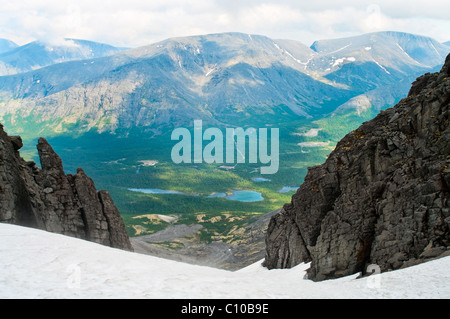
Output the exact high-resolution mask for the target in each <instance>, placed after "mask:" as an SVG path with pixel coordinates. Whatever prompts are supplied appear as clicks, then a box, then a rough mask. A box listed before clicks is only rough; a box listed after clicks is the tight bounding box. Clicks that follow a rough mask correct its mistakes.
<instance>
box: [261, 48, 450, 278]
mask: <svg viewBox="0 0 450 319" xmlns="http://www.w3.org/2000/svg"><path fill="white" fill-rule="evenodd" d="M449 106H450V55H449V56H448V57H447V60H446V63H445V65H444V67H443V68H442V70H441V71H440V72H439V73H434V74H430V73H428V74H425V75H423V76H421V77H419V78H418V79H417V80H416V81H415V82H414V83H413V86H412V88H411V89H410V91H409V94H408V97H407V98H405V99H403V100H401V101H400V103H399V104H397V105H396V106H395V107H393V108H390V109H388V110H386V111H384V112H381V113H380V114H379V115H378V116H377V117H376V118H374V119H373V120H371V121H369V122H366V123H364V124H363V125H362V126H361V127H360V128H358V129H357V130H355V131H353V132H351V133H350V134H348V135H347V136H345V137H344V138H343V139H342V140H341V141H340V142H339V143H338V145H337V146H336V149H335V150H334V151H333V152H332V153H331V154H330V155H329V157H328V159H327V160H326V162H325V163H324V164H322V165H320V166H316V167H312V168H310V169H309V171H308V174H307V176H306V178H305V182H304V183H303V185H302V186H301V187H300V188H299V189H298V190H297V193H296V194H295V195H294V196H293V197H292V201H291V203H289V204H286V205H285V206H284V208H283V209H282V211H281V212H280V213H279V214H277V215H275V216H274V217H273V218H272V220H271V222H270V224H269V228H268V235H267V238H266V244H267V250H266V261H265V263H266V266H267V267H268V268H290V267H292V266H295V265H297V264H299V263H301V262H309V261H312V263H311V268H310V269H309V272H308V275H309V277H310V278H311V279H313V280H324V279H330V278H336V277H341V276H346V275H350V274H353V273H357V272H363V273H364V272H365V271H366V268H367V266H368V265H370V264H375V265H377V266H378V267H379V269H380V270H381V271H386V270H389V269H398V268H402V267H407V266H410V265H413V264H416V263H419V262H423V261H425V260H427V259H429V258H433V257H438V256H442V255H445V254H447V253H448V246H449V244H450V192H449V190H450V170H449V165H450V158H449V154H450V129H449V128H450V127H449V124H450V121H449V117H450V110H449Z"/></svg>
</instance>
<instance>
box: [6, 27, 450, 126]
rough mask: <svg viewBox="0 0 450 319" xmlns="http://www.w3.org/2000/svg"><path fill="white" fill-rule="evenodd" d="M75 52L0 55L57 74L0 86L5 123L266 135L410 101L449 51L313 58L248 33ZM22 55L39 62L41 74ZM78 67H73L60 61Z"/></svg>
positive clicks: (398, 40) (28, 50) (387, 42)
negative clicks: (277, 127)
mask: <svg viewBox="0 0 450 319" xmlns="http://www.w3.org/2000/svg"><path fill="white" fill-rule="evenodd" d="M67 41H68V42H70V43H73V44H74V45H73V46H72V47H70V50H69V51H64V50H65V49H62V48H58V49H56V48H55V49H54V51H49V50H48V47H46V46H45V45H43V44H41V43H39V42H33V43H30V44H29V45H25V46H22V47H18V48H15V49H13V50H12V51H9V52H6V53H3V54H1V55H0V62H1V63H8V65H9V66H17V67H18V66H19V64H21V65H20V67H18V69H23V70H30V69H33V68H35V67H37V66H39V65H40V66H45V65H47V64H49V65H48V66H46V67H41V68H39V69H36V70H32V71H29V72H26V73H18V74H14V75H8V76H2V77H0V121H1V122H3V123H4V125H5V126H6V127H8V129H10V128H11V129H12V130H13V131H14V133H23V132H24V131H25V129H27V130H28V131H33V130H35V131H36V133H37V132H41V133H42V132H45V133H47V134H59V133H70V132H72V131H73V130H75V129H76V130H77V131H78V132H87V131H96V132H118V131H119V132H120V131H128V130H130V129H131V128H135V127H137V128H142V129H144V130H146V131H152V132H154V133H156V134H159V133H161V132H163V131H165V130H167V129H169V128H173V127H176V126H182V125H191V124H192V120H193V119H202V120H204V121H205V123H206V125H224V124H233V125H234V126H236V125H250V124H251V125H264V124H274V123H279V122H280V121H292V120H296V119H299V118H303V119H304V118H318V117H323V116H325V115H329V114H332V113H333V112H339V111H342V110H348V109H351V110H357V111H358V112H362V111H366V110H368V109H374V110H375V111H379V110H380V109H382V108H385V107H387V106H392V105H393V104H394V103H395V102H397V101H398V100H399V99H400V98H401V97H402V96H403V95H405V94H406V93H407V90H408V85H409V83H411V82H412V80H413V79H415V78H416V77H417V76H419V75H421V74H423V73H425V72H433V71H436V70H437V69H438V68H439V67H440V66H441V65H442V64H443V61H444V58H445V56H446V54H447V53H448V52H449V51H450V48H449V47H448V46H446V45H444V44H441V43H439V42H437V41H436V40H433V39H431V38H428V37H423V36H418V35H412V34H407V33H400V32H378V33H372V34H365V35H361V36H356V37H351V38H344V39H335V40H321V41H316V42H315V43H314V44H313V45H312V46H311V47H307V46H305V45H304V44H302V43H300V42H298V41H293V40H273V39H270V38H268V37H265V36H260V35H249V34H242V33H222V34H210V35H201V36H191V37H184V38H171V39H168V40H165V41H162V42H158V43H155V44H151V45H148V46H144V47H140V48H135V49H130V50H120V49H117V48H113V47H110V46H106V45H100V44H94V43H91V42H84V41H80V40H67ZM80 47H83V48H84V47H86V48H88V49H86V50H79V48H80ZM74 48H78V49H77V50H74ZM44 51H45V52H46V54H42V52H44ZM39 52H41V53H39ZM52 52H54V54H55V55H53V53H52ZM24 56H25V57H37V56H40V57H43V58H42V61H41V60H39V59H37V58H35V60H36V61H38V60H39V61H38V62H37V63H35V62H28V60H27V59H25V58H24ZM70 59H76V61H69V62H63V61H67V60H70ZM18 61H21V63H19V62H18ZM405 91H406V92H405ZM11 129H10V130H11Z"/></svg>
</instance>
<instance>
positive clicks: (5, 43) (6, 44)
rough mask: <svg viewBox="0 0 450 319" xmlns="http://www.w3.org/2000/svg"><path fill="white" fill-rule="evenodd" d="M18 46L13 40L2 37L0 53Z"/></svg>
mask: <svg viewBox="0 0 450 319" xmlns="http://www.w3.org/2000/svg"><path fill="white" fill-rule="evenodd" d="M17 47H18V45H17V44H16V43H14V42H13V41H11V40H8V39H0V54H2V53H4V52H8V51H11V50H12V49H15V48H17Z"/></svg>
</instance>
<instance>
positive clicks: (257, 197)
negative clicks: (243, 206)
mask: <svg viewBox="0 0 450 319" xmlns="http://www.w3.org/2000/svg"><path fill="white" fill-rule="evenodd" d="M232 193H233V194H232V195H230V196H227V199H228V200H236V201H239V202H259V201H262V200H264V197H262V195H261V193H258V192H254V191H232Z"/></svg>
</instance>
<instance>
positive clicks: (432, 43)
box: [431, 42, 442, 58]
mask: <svg viewBox="0 0 450 319" xmlns="http://www.w3.org/2000/svg"><path fill="white" fill-rule="evenodd" d="M431 46H432V47H433V49H434V51H436V53H437V54H438V55H439V56H440V57H441V58H442V55H441V54H440V53H439V51H438V50H437V49H436V47H435V46H434V44H433V42H431Z"/></svg>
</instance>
